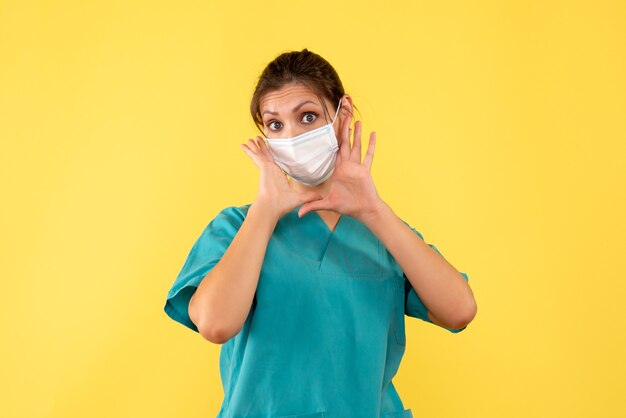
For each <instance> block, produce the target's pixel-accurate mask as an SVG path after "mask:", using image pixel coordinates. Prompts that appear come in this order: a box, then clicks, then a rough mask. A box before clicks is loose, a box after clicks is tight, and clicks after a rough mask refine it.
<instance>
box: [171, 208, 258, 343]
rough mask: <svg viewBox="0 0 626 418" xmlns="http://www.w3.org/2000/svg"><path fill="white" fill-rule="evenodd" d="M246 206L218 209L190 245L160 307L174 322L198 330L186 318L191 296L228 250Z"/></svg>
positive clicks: (239, 225) (240, 223) (241, 222)
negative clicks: (215, 214) (163, 303)
mask: <svg viewBox="0 0 626 418" xmlns="http://www.w3.org/2000/svg"><path fill="white" fill-rule="evenodd" d="M249 206H250V205H246V206H241V207H236V206H230V207H227V208H225V209H222V210H221V211H220V213H218V214H217V216H216V217H215V218H214V219H213V220H212V221H211V222H209V224H208V225H207V226H206V227H205V228H204V230H203V231H202V234H201V235H200V237H199V238H198V239H197V240H196V242H195V243H194V244H193V247H192V248H191V250H190V251H189V254H188V255H187V259H186V260H185V263H184V264H183V267H182V269H181V270H180V272H179V273H178V276H177V277H176V279H175V280H174V283H173V284H172V287H171V288H170V290H169V291H168V293H167V297H166V302H165V307H164V310H165V313H166V314H167V315H168V316H169V317H170V318H172V319H173V320H174V321H176V322H179V323H181V324H183V325H185V326H186V327H188V328H190V329H192V330H193V331H196V332H198V328H197V327H196V325H195V324H194V323H193V322H192V321H191V319H190V318H189V312H188V309H189V301H190V299H191V296H192V295H193V294H194V292H195V291H196V289H197V288H198V286H199V285H200V282H201V281H202V279H203V278H204V277H205V276H206V274H207V273H208V272H209V271H210V270H211V269H212V268H213V267H214V266H215V265H216V264H217V262H218V261H219V260H220V259H221V258H222V256H223V255H224V253H225V252H226V250H227V249H228V247H229V245H230V243H231V242H232V240H233V238H234V237H235V235H236V234H237V232H238V231H239V228H240V227H241V225H242V224H243V221H244V219H245V216H246V213H247V209H248V207H249Z"/></svg>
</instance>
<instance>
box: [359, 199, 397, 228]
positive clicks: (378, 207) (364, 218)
mask: <svg viewBox="0 0 626 418" xmlns="http://www.w3.org/2000/svg"><path fill="white" fill-rule="evenodd" d="M390 214H393V210H392V209H391V207H390V206H389V205H388V204H387V203H386V202H385V201H383V200H382V199H381V200H379V201H378V202H376V204H375V205H373V206H372V207H370V208H368V209H367V210H365V211H363V213H362V214H361V215H360V216H359V217H358V220H359V221H361V222H362V223H363V224H365V225H366V226H368V227H369V226H371V225H375V224H377V223H379V222H381V221H382V220H383V219H385V218H386V217H387V216H389V215H390Z"/></svg>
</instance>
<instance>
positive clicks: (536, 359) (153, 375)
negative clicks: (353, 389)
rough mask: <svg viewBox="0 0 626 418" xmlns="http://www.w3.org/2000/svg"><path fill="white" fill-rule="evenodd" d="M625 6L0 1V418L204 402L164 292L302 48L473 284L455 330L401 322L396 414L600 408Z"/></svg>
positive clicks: (198, 348) (611, 398)
mask: <svg viewBox="0 0 626 418" xmlns="http://www.w3.org/2000/svg"><path fill="white" fill-rule="evenodd" d="M624 22H626V3H624V2H623V1H593V2H592V1H588V2H582V1H538V0H537V1H513V2H501V1H475V2H456V1H448V2H431V1H408V0H407V1H403V2H399V1H385V2H382V3H380V2H374V1H346V2H341V1H313V2H299V1H293V0H289V1H275V2H259V1H249V2H236V1H233V2H226V1H183V0H177V1H90V2H85V1H34V0H27V1H21V0H19V1H18V0H13V1H7V0H0V140H1V148H0V181H1V190H0V192H1V198H2V204H1V205H0V239H1V241H0V266H1V267H0V268H1V272H0V273H1V274H0V277H1V280H2V292H1V295H2V296H1V298H2V300H1V301H0V309H1V312H0V321H1V324H0V325H1V327H0V329H1V332H2V335H1V337H2V344H0V370H1V371H0V393H2V395H0V396H1V399H0V415H1V416H2V417H6V418H14V417H15V418H21V417H27V418H31V417H32V418H35V417H37V418H38V417H54V418H57V417H58V418H61V417H64V418H67V417H90V418H99V417H107V418H108V417H129V418H130V417H133V418H134V417H143V416H150V417H183V416H184V417H187V418H191V417H198V418H199V417H210V416H215V415H216V414H217V411H218V410H219V407H220V403H221V401H222V396H223V393H222V387H221V383H220V376H219V369H218V356H219V350H220V346H219V345H215V344H212V343H209V342H208V341H206V340H204V339H203V338H202V337H201V336H200V335H199V334H196V333H194V332H192V331H190V330H189V329H187V328H185V327H183V326H182V325H180V324H178V323H176V322H174V321H172V320H171V319H170V318H168V317H167V316H166V314H165V313H164V311H163V305H164V303H165V297H166V293H167V291H168V289H169V288H170V286H171V284H172V283H173V281H174V279H175V277H176V275H177V273H178V272H179V270H180V268H181V267H182V263H183V262H184V260H185V257H186V256H187V254H188V252H189V250H190V249H191V246H192V245H193V243H194V241H195V240H196V239H197V237H198V236H199V235H200V233H201V232H202V230H203V229H204V227H205V226H206V225H207V224H208V222H209V221H210V220H211V219H212V218H213V217H214V216H215V215H216V214H217V213H218V212H219V211H220V210H221V209H222V208H224V207H226V206H230V205H243V204H246V203H251V202H252V201H253V199H254V197H255V196H256V191H257V187H258V169H257V168H256V166H255V165H254V164H253V163H252V162H251V161H250V159H249V158H248V157H247V156H246V155H245V153H244V152H243V151H242V150H241V148H240V146H239V145H240V144H241V143H244V142H245V141H246V140H247V139H248V138H252V137H254V136H255V135H257V133H258V131H256V129H255V128H254V126H253V124H252V121H251V118H250V115H249V112H248V106H249V100H250V97H251V95H252V90H253V88H254V85H255V82H256V80H257V77H258V76H259V75H260V72H261V70H262V69H263V68H264V66H265V65H266V64H267V63H268V62H269V61H271V60H272V59H273V58H274V57H275V56H277V55H278V54H280V53H282V52H286V51H289V50H300V49H302V48H308V49H310V50H311V51H313V52H316V53H318V54H320V55H321V56H322V57H324V58H326V59H327V60H328V61H329V62H330V63H331V64H332V65H333V66H334V67H335V68H336V69H337V71H338V73H339V75H340V77H341V78H342V81H343V82H344V86H345V88H346V91H347V92H348V93H349V94H351V95H352V97H353V99H354V103H355V104H356V106H357V107H358V108H359V109H360V111H361V113H360V114H357V117H359V118H360V119H362V120H363V128H364V136H363V137H364V138H367V137H368V135H369V132H370V131H373V130H375V131H376V132H377V139H378V141H377V147H376V155H375V158H374V164H373V168H372V175H373V178H374V181H375V184H376V186H377V188H378V190H379V193H380V195H381V196H382V197H383V199H384V200H386V201H387V203H389V204H390V206H391V207H392V208H393V210H394V211H395V212H396V214H398V215H399V216H400V217H402V218H403V219H405V220H406V221H407V222H409V223H410V224H411V225H413V226H414V227H415V228H416V229H417V230H418V231H420V232H421V233H422V234H423V235H424V237H425V240H426V241H427V242H430V243H434V244H435V245H436V246H437V248H439V249H440V250H441V252H442V253H443V254H445V256H446V258H447V260H448V261H450V262H451V263H452V264H453V265H454V266H455V267H456V268H457V269H459V270H460V271H464V272H466V273H467V274H468V276H469V279H470V282H469V283H470V285H471V286H472V289H473V291H474V294H475V297H476V300H477V303H478V313H477V315H476V317H475V319H474V321H473V322H472V323H471V324H470V325H469V326H468V328H467V329H466V330H464V331H463V332H462V333H459V334H453V333H450V332H448V331H446V330H444V329H442V328H440V327H437V326H435V325H432V324H428V323H425V322H423V321H420V320H418V319H416V318H409V317H407V321H406V332H407V346H406V350H407V351H406V353H405V357H404V359H403V362H402V364H401V366H400V371H399V372H398V374H397V376H396V377H395V379H394V382H395V384H396V387H397V389H398V392H399V393H400V395H401V397H402V399H403V401H404V403H405V405H406V407H407V408H411V409H412V410H413V412H414V414H415V416H416V418H417V417H428V418H451V417H463V418H474V417H475V418H487V417H510V418H517V417H520V418H521V417H524V418H527V417H551V418H554V417H568V418H573V417H603V418H610V417H618V416H619V417H623V416H624V415H625V414H626V401H625V399H626V398H625V397H624V380H623V378H624V376H626V366H625V364H624V363H625V361H624V353H625V352H626V344H625V338H626V337H625V336H626V333H625V331H626V325H625V323H624V317H625V316H626V315H625V313H626V312H625V309H624V300H625V298H626V292H625V290H626V280H624V278H623V276H624V274H625V272H626V261H625V260H626V258H625V257H624V253H625V251H626V248H625V247H626V246H625V243H624V240H625V236H626V228H625V226H626V220H625V218H626V217H625V216H624V215H625V214H626V207H625V203H626V168H625V161H626V155H625V154H626V153H625V147H626V76H625V74H626V25H625V24H624ZM363 152H365V150H363ZM303 378H305V377H303Z"/></svg>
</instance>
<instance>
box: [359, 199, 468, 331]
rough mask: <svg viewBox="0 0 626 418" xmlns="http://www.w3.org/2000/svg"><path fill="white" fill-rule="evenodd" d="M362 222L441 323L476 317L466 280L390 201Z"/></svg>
mask: <svg viewBox="0 0 626 418" xmlns="http://www.w3.org/2000/svg"><path fill="white" fill-rule="evenodd" d="M363 222H364V223H365V225H366V226H367V227H368V228H369V229H370V230H371V231H372V232H373V233H374V234H375V235H376V237H377V238H378V239H379V240H380V241H381V242H382V243H383V245H385V247H386V248H387V249H388V250H389V252H390V253H391V255H392V256H393V257H394V259H395V260H396V261H397V262H398V264H399V265H400V267H401V268H402V271H403V272H404V274H405V275H406V276H407V279H408V280H409V282H411V285H412V286H413V288H414V289H415V291H416V292H417V294H418V296H419V297H420V299H421V300H422V302H423V303H424V305H425V306H426V308H427V309H428V310H429V311H430V312H431V314H432V315H433V316H435V317H436V318H437V321H438V325H443V326H445V327H447V328H460V327H462V326H465V325H466V323H467V322H469V321H470V320H471V318H473V316H474V314H475V310H476V306H475V301H474V297H473V293H472V290H471V288H470V287H469V285H468V284H467V282H466V280H465V279H464V278H463V276H461V274H460V273H459V272H458V271H457V270H456V269H455V268H454V267H453V266H452V265H451V264H450V263H448V261H447V260H446V259H445V258H444V257H442V256H441V255H439V254H438V253H437V252H436V251H435V250H434V249H432V248H431V247H430V246H429V245H428V244H426V243H425V242H424V241H423V240H422V239H420V237H419V236H417V235H416V234H415V233H414V232H413V231H412V230H411V228H409V227H408V226H407V225H406V224H405V223H404V222H403V221H402V220H401V219H400V218H399V217H398V216H397V215H396V214H395V213H394V212H393V210H392V209H391V207H389V205H387V204H384V205H382V206H381V209H380V210H379V211H378V212H376V213H375V214H372V215H370V216H369V217H368V218H367V219H364V220H363Z"/></svg>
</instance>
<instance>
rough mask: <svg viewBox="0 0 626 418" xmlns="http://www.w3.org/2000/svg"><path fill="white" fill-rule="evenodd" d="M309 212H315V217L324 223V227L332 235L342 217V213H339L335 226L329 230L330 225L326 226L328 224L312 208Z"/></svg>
mask: <svg viewBox="0 0 626 418" xmlns="http://www.w3.org/2000/svg"><path fill="white" fill-rule="evenodd" d="M311 213H314V214H315V217H316V218H317V219H318V221H319V222H321V223H322V224H323V225H324V227H326V230H327V231H328V233H329V234H331V235H333V234H334V233H335V232H336V231H337V228H338V227H339V224H340V223H341V220H342V219H343V217H344V215H343V214H341V215H339V218H338V219H337V222H336V223H335V228H334V229H333V230H332V231H331V229H330V227H329V226H328V224H327V223H326V222H324V219H323V218H322V217H321V216H320V214H319V213H317V212H316V211H314V210H312V211H311Z"/></svg>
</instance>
